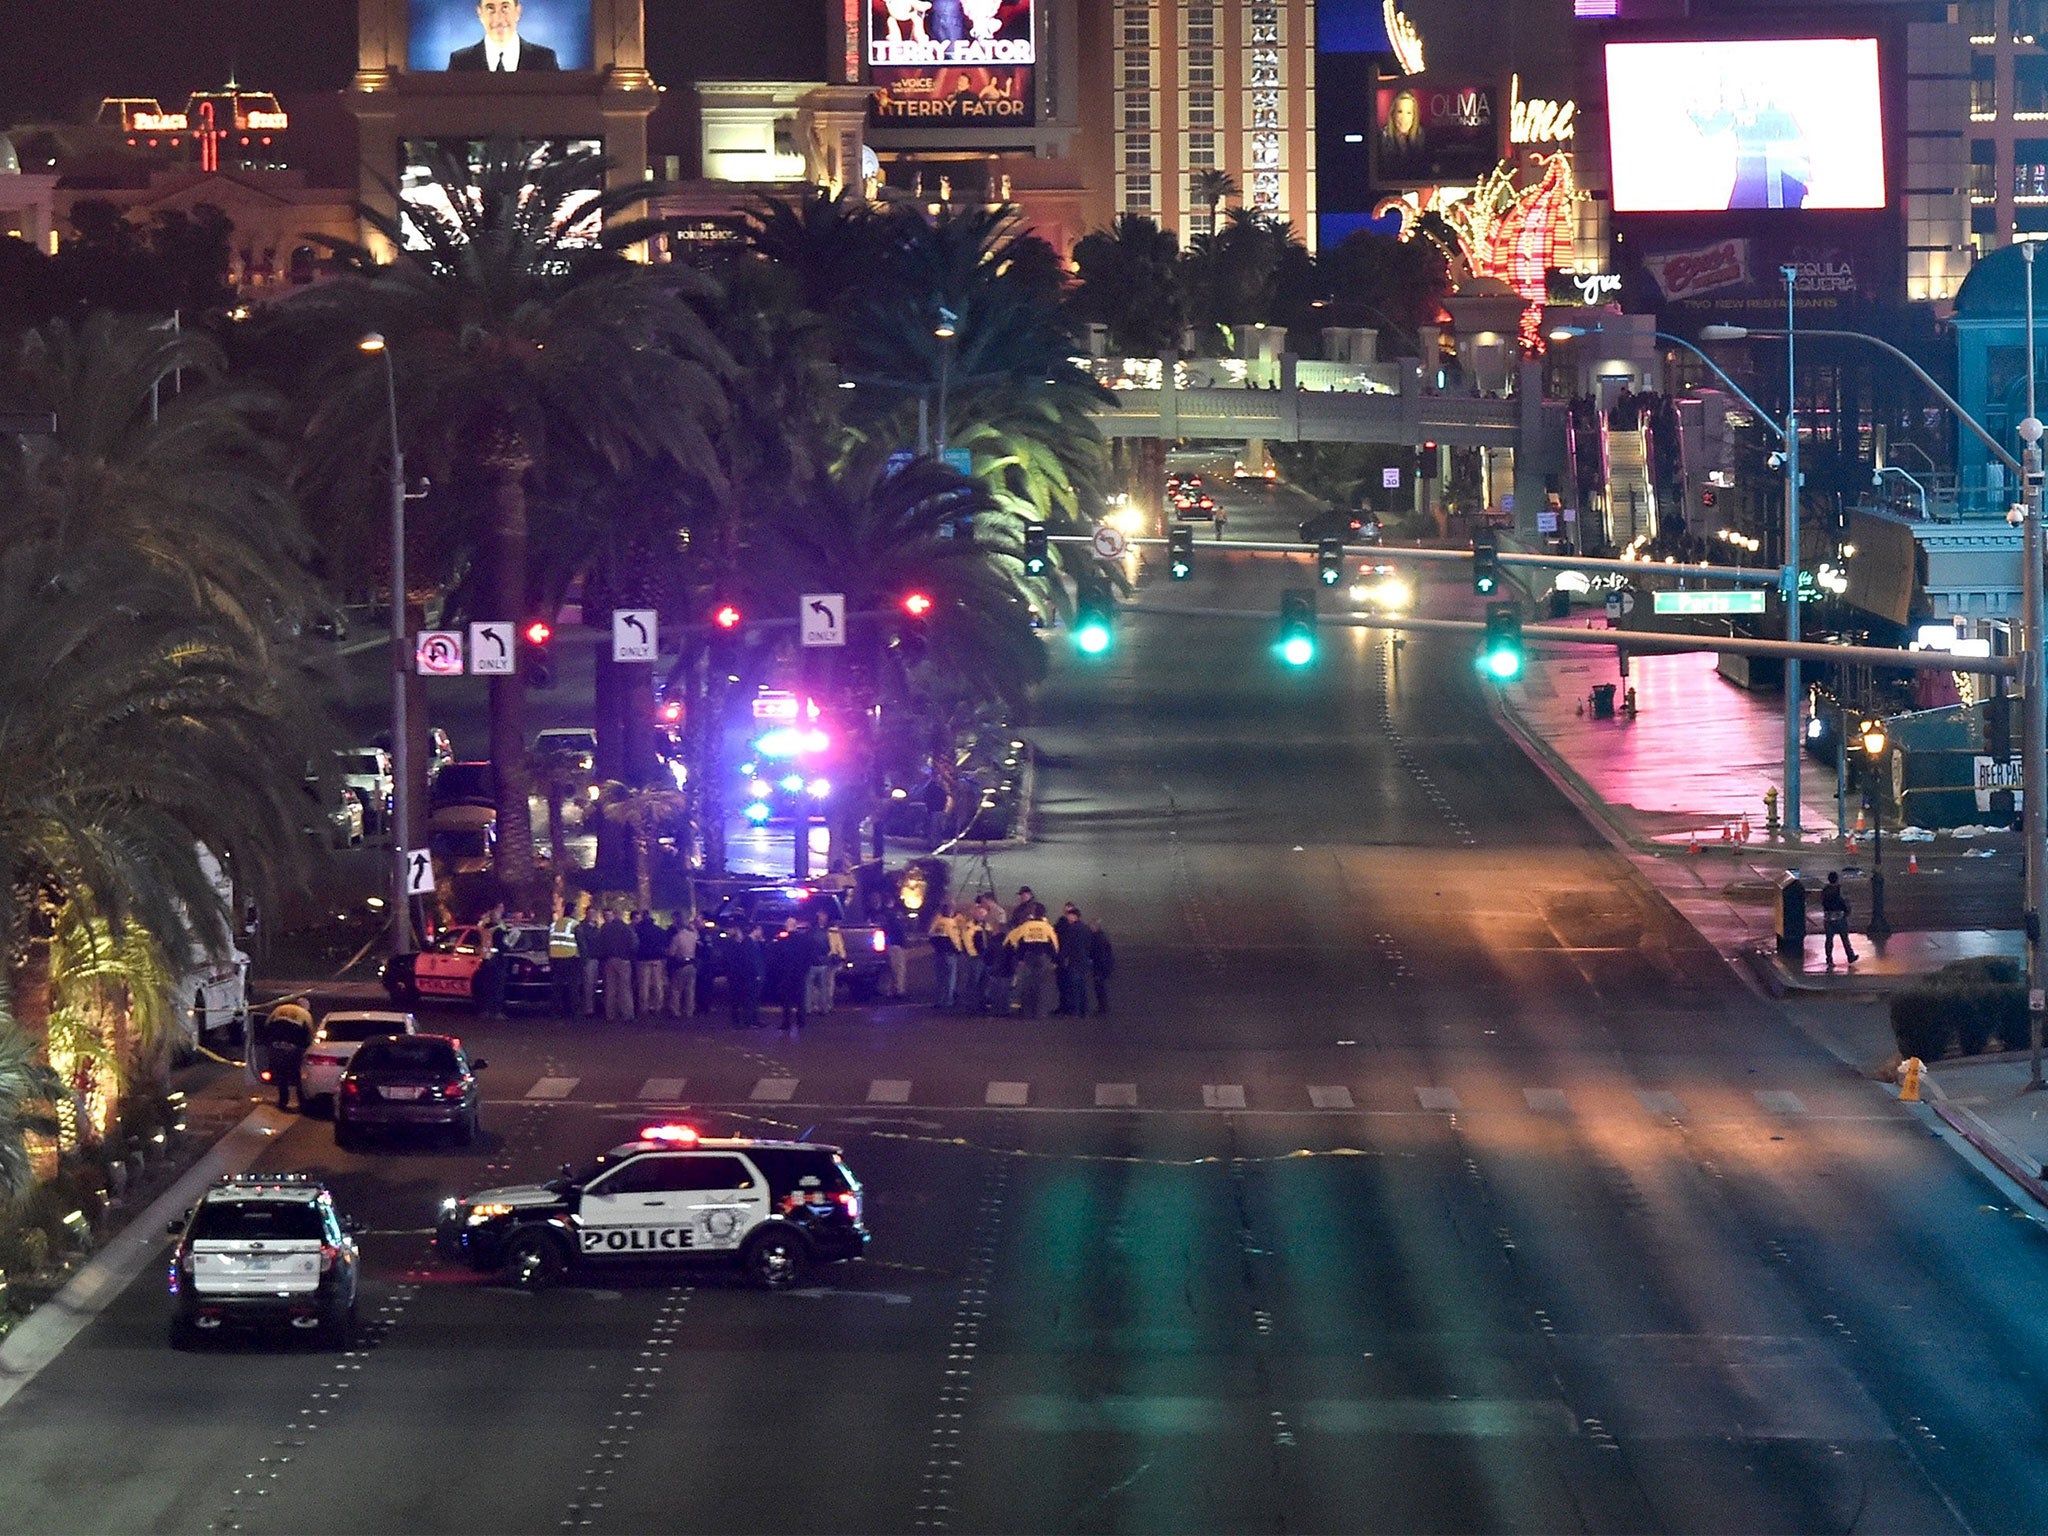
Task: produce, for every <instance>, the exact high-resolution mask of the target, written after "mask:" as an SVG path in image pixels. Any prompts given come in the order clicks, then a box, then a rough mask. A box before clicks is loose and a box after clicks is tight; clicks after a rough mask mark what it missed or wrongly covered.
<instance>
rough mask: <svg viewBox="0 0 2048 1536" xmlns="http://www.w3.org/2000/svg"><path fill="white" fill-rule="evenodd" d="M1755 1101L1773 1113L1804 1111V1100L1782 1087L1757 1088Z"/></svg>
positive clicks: (1803, 1112)
mask: <svg viewBox="0 0 2048 1536" xmlns="http://www.w3.org/2000/svg"><path fill="white" fill-rule="evenodd" d="M1756 1101H1757V1103H1759V1104H1761V1105H1762V1106H1763V1107H1764V1109H1765V1110H1766V1111H1767V1112H1769V1113H1770V1114H1773V1115H1803V1114H1805V1113H1806V1103H1805V1101H1804V1100H1803V1099H1801V1098H1800V1097H1799V1095H1798V1094H1796V1093H1787V1092H1785V1091H1784V1090H1783V1089H1776V1090H1773V1089H1768V1088H1762V1089H1758V1090H1757V1094H1756Z"/></svg>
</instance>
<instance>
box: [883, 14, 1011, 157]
mask: <svg viewBox="0 0 2048 1536" xmlns="http://www.w3.org/2000/svg"><path fill="white" fill-rule="evenodd" d="M1032 3H1033V0H867V11H868V20H867V56H868V83H869V84H870V85H872V86H873V87H874V88H875V92H874V95H873V97H872V98H870V103H871V104H870V108H869V116H870V118H871V119H872V120H873V121H874V122H875V123H877V124H889V125H905V124H926V125H930V126H934V127H953V126H959V125H962V124H965V125H969V126H985V125H1009V126H1019V127H1021V126H1025V125H1028V124H1030V123H1031V122H1032V121H1033V119H1034V115H1035V114H1034V96H1033V83H1032V66H1033V65H1034V64H1035V63H1036V62H1037V60H1038V41H1037V31H1036V21H1035V18H1034V16H1033V14H1032Z"/></svg>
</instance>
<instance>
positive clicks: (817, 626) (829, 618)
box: [796, 592, 846, 645]
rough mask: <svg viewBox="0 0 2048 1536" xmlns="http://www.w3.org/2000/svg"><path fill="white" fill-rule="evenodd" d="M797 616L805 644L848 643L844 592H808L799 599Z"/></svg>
mask: <svg viewBox="0 0 2048 1536" xmlns="http://www.w3.org/2000/svg"><path fill="white" fill-rule="evenodd" d="M796 616H797V625H798V627H799V628H801V629H802V630H803V634H804V644H805V645H844V644H846V594H845V593H844V592H806V593H805V594H804V595H803V596H802V597H800V598H798V599H797V610H796Z"/></svg>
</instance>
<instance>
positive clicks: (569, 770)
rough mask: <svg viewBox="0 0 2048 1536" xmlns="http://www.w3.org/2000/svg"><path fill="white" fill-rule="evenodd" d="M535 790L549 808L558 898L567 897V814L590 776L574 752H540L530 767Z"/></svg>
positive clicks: (551, 863) (552, 869) (551, 868)
mask: <svg viewBox="0 0 2048 1536" xmlns="http://www.w3.org/2000/svg"><path fill="white" fill-rule="evenodd" d="M526 771H527V774H528V777H529V778H530V779H531V781H532V783H533V787H534V788H535V789H537V790H539V791H540V795H541V798H542V800H543V801H544V802H545V803H546V805H547V808H548V869H549V872H550V873H551V874H552V875H553V876H554V881H555V895H556V896H557V897H561V896H563V895H566V894H567V891H568V886H567V883H566V882H567V880H568V875H569V871H570V870H571V869H572V868H573V867H574V866H572V865H571V864H570V862H569V825H568V817H567V816H566V815H565V814H564V810H565V807H566V804H567V802H568V801H569V800H570V799H572V798H573V797H575V796H578V795H580V794H582V793H583V791H584V789H585V788H586V786H588V785H589V783H590V773H589V770H587V769H586V768H585V767H584V766H583V762H582V759H581V758H580V757H579V756H578V755H577V754H576V753H574V752H571V751H568V750H566V749H564V750H557V751H552V752H536V753H534V754H533V755H532V757H531V758H529V759H528V761H527V765H526Z"/></svg>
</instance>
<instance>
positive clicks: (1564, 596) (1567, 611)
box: [1550, 587, 1572, 619]
mask: <svg viewBox="0 0 2048 1536" xmlns="http://www.w3.org/2000/svg"><path fill="white" fill-rule="evenodd" d="M1550 616H1551V617H1552V618H1553V619H1568V618H1570V617H1571V616H1572V595H1571V593H1569V592H1567V591H1565V590H1564V589H1563V588H1562V587H1555V588H1552V589H1551V593H1550Z"/></svg>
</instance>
